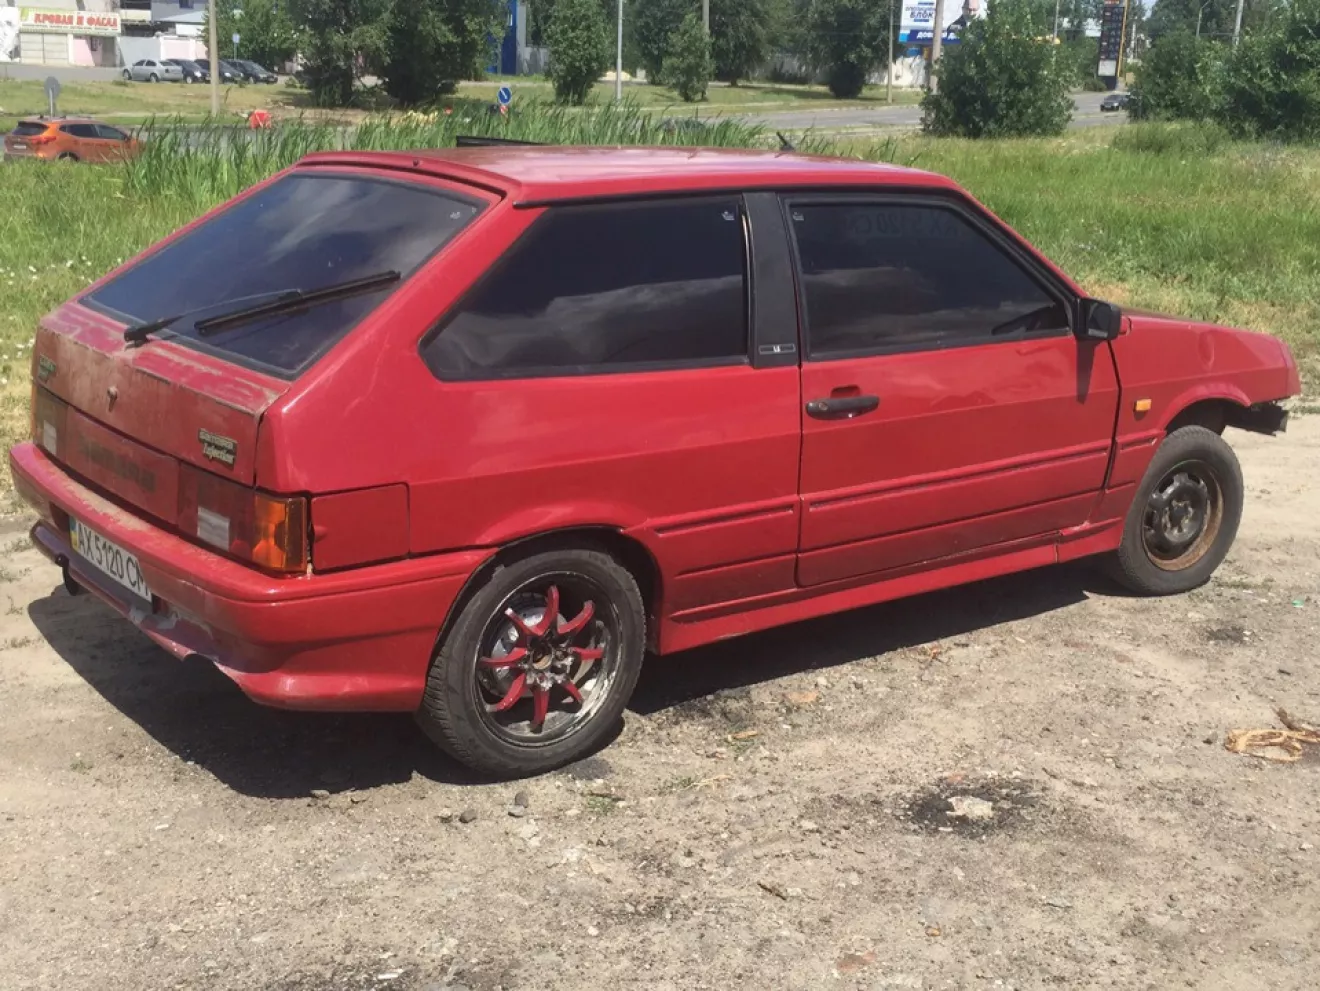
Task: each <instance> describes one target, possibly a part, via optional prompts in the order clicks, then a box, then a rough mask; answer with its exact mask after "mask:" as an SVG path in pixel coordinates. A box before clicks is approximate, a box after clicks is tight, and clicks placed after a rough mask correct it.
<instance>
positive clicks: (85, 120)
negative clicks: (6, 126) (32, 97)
mask: <svg viewBox="0 0 1320 991" xmlns="http://www.w3.org/2000/svg"><path fill="white" fill-rule="evenodd" d="M138 151H139V144H138V140H137V138H135V137H133V136H132V135H131V134H129V133H128V132H127V131H121V130H120V129H119V128H117V127H111V126H110V125H109V124H102V123H100V122H99V121H95V120H92V119H91V118H89V117H31V118H28V119H26V120H20V121H19V122H18V124H17V126H15V128H14V129H13V130H12V131H10V132H9V133H8V134H6V135H5V161H6V162H8V161H11V160H13V159H18V158H41V159H45V160H46V161H48V162H53V161H67V162H118V161H122V160H123V159H125V158H132V157H133V156H134V155H136V154H137V153H138Z"/></svg>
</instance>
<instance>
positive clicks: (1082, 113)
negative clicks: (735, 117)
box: [742, 93, 1127, 131]
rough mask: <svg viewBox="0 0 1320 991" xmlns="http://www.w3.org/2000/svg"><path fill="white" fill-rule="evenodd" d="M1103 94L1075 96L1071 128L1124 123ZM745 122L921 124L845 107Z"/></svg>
mask: <svg viewBox="0 0 1320 991" xmlns="http://www.w3.org/2000/svg"><path fill="white" fill-rule="evenodd" d="M1104 97H1105V94H1104V93H1078V94H1077V95H1076V96H1075V97H1073V107H1074V109H1073V119H1072V124H1071V126H1072V127H1094V126H1096V125H1103V124H1118V123H1121V122H1123V121H1125V120H1127V114H1123V113H1101V112H1100V101H1101V100H1102V99H1104ZM742 116H743V117H744V118H745V119H747V120H751V121H755V122H756V123H758V124H764V125H765V126H766V127H768V128H779V129H785V130H794V131H804V130H807V129H809V128H817V129H819V130H830V131H836V130H842V129H844V128H849V129H851V128H862V127H899V128H910V127H916V126H918V125H919V124H920V123H921V108H920V107H917V106H911V105H909V106H893V107H890V106H881V107H848V108H845V109H835V110H784V111H769V112H766V113H752V114H744V115H742Z"/></svg>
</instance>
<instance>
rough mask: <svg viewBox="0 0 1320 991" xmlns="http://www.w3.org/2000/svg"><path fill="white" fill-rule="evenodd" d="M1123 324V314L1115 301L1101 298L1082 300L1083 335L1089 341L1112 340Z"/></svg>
mask: <svg viewBox="0 0 1320 991" xmlns="http://www.w3.org/2000/svg"><path fill="white" fill-rule="evenodd" d="M1122 325H1123V314H1122V312H1121V311H1120V310H1119V308H1118V307H1117V306H1115V305H1114V304H1113V303H1106V302H1104V301H1103V300H1099V299H1088V300H1084V301H1083V302H1082V335H1081V336H1082V337H1083V338H1085V339H1086V340H1088V341H1112V340H1113V339H1114V338H1115V337H1117V336H1118V331H1119V329H1120V328H1121V327H1122Z"/></svg>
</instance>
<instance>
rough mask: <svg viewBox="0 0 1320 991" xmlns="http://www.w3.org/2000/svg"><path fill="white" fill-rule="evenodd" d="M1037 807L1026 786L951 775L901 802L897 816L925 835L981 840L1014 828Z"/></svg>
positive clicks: (1033, 794) (1036, 799)
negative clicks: (942, 834)
mask: <svg viewBox="0 0 1320 991" xmlns="http://www.w3.org/2000/svg"><path fill="white" fill-rule="evenodd" d="M1038 805H1039V797H1038V795H1037V793H1036V791H1035V790H1033V788H1032V786H1031V785H1030V784H1029V783H1028V782H1025V781H1019V780H1017V779H1012V778H1010V779H1000V778H986V779H982V780H979V781H977V780H967V779H966V778H965V777H964V776H963V775H953V776H951V777H948V778H944V779H942V780H940V781H939V782H938V783H937V784H936V785H934V786H933V787H930V788H927V789H925V790H923V791H921V792H920V793H918V794H917V795H915V796H913V797H912V798H911V799H909V800H908V801H906V802H904V803H903V804H902V806H901V811H900V812H899V813H898V814H899V817H900V818H901V819H903V820H905V821H907V822H910V823H912V824H913V825H914V826H916V827H917V828H918V829H920V830H922V831H924V832H928V833H954V834H957V835H959V836H972V837H976V838H980V837H983V836H989V835H990V834H992V833H1001V832H1005V831H1007V830H1011V829H1015V828H1017V827H1018V826H1020V825H1022V823H1023V822H1024V821H1026V820H1029V819H1030V818H1031V814H1032V813H1033V812H1035V811H1036V809H1037V806H1038Z"/></svg>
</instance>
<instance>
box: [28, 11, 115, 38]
mask: <svg viewBox="0 0 1320 991" xmlns="http://www.w3.org/2000/svg"><path fill="white" fill-rule="evenodd" d="M18 21H19V25H20V27H21V29H22V30H23V31H25V32H32V33H34V34H77V35H102V36H104V37H109V38H113V37H117V36H118V35H119V13H118V11H104V12H102V11H94V10H51V9H49V8H46V7H19V8H18Z"/></svg>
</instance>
